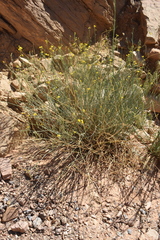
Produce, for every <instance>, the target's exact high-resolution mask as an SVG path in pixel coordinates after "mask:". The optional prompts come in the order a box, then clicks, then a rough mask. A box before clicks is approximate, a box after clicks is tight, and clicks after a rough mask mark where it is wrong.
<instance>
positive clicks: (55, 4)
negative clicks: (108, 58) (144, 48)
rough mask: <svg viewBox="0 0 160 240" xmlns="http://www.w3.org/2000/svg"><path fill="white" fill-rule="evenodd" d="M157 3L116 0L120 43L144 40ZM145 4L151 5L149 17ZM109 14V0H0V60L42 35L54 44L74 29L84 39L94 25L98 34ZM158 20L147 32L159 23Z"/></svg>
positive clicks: (34, 44) (35, 43) (110, 21)
mask: <svg viewBox="0 0 160 240" xmlns="http://www.w3.org/2000/svg"><path fill="white" fill-rule="evenodd" d="M137 4H139V5H137ZM139 6H140V7H139ZM158 7H160V2H159V0H152V1H151V0H149V1H146V0H142V1H134V0H117V3H116V12H117V33H118V34H119V35H120V36H121V39H122V45H125V44H126V42H127V41H131V39H132V40H133V41H135V42H136V43H137V42H139V40H140V41H141V42H142V43H144V42H145V39H146V35H147V19H149V21H150V22H152V24H151V25H154V26H155V24H154V23H153V16H156V17H157V19H156V21H158V18H160V17H159V16H160V15H159V10H158ZM148 8H149V9H152V14H151V16H150V17H148V16H147V15H148V10H147V9H148ZM145 15H146V16H147V17H145ZM113 18H114V6H113V1H112V0H76V1H75V0H70V1H66V0H27V1H26V0H6V1H4V0H0V42H1V45H0V60H1V61H2V60H7V59H8V58H10V54H11V53H13V57H14V56H16V55H17V54H18V52H17V46H18V45H21V46H22V47H23V48H24V49H25V50H26V51H29V50H33V49H34V48H38V47H39V46H41V45H44V41H45V40H46V39H47V40H48V41H49V42H51V43H52V44H54V45H57V44H59V43H63V44H67V43H68V42H69V41H70V40H71V39H72V38H73V36H74V33H76V34H77V36H78V37H79V39H80V40H81V41H85V39H86V38H87V37H91V38H92V36H95V33H94V29H93V26H94V25H96V38H98V37H99V36H100V35H101V34H102V33H103V32H105V31H106V30H109V29H111V28H112V26H113ZM159 22H160V21H159ZM159 22H158V23H157V22H156V24H157V26H156V27H155V28H154V29H153V28H152V27H151V28H150V31H151V32H152V30H153V31H155V29H158V28H159V27H160V26H159ZM90 27H91V29H90V30H89V29H88V28H90ZM157 31H158V30H157ZM157 34H158V32H157V33H156V34H155V33H154V34H152V35H154V36H153V38H158V35H157ZM156 41H157V39H156V40H155V42H156Z"/></svg>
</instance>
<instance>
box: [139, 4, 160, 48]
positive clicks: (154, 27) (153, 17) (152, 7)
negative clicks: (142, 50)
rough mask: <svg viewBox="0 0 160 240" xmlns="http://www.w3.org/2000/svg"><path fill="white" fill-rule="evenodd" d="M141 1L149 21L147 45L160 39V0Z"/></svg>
mask: <svg viewBox="0 0 160 240" xmlns="http://www.w3.org/2000/svg"><path fill="white" fill-rule="evenodd" d="M141 2H142V8H143V14H144V16H145V18H146V23H147V34H146V36H145V45H149V44H155V43H158V41H160V14H159V13H160V1H159V0H141Z"/></svg>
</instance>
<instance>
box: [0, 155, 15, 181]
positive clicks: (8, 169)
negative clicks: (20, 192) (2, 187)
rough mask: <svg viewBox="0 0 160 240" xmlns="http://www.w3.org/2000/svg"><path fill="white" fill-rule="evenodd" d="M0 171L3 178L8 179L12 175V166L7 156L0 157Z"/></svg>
mask: <svg viewBox="0 0 160 240" xmlns="http://www.w3.org/2000/svg"><path fill="white" fill-rule="evenodd" d="M0 173H1V175H2V178H3V180H9V179H10V178H11V177H12V166H11V163H10V160H9V159H8V158H0Z"/></svg>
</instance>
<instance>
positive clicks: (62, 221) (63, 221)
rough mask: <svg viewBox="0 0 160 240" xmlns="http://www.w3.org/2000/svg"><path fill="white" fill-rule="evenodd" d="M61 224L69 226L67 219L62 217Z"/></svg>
mask: <svg viewBox="0 0 160 240" xmlns="http://www.w3.org/2000/svg"><path fill="white" fill-rule="evenodd" d="M60 222H61V224H62V225H63V226H65V225H66V224H67V218H66V217H61V219H60Z"/></svg>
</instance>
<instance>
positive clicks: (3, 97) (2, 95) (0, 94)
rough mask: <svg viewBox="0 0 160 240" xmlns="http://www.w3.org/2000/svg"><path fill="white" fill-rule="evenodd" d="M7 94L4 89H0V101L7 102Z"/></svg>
mask: <svg viewBox="0 0 160 240" xmlns="http://www.w3.org/2000/svg"><path fill="white" fill-rule="evenodd" d="M8 94H9V92H8V91H7V90H5V89H0V101H4V102H7V99H8Z"/></svg>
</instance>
